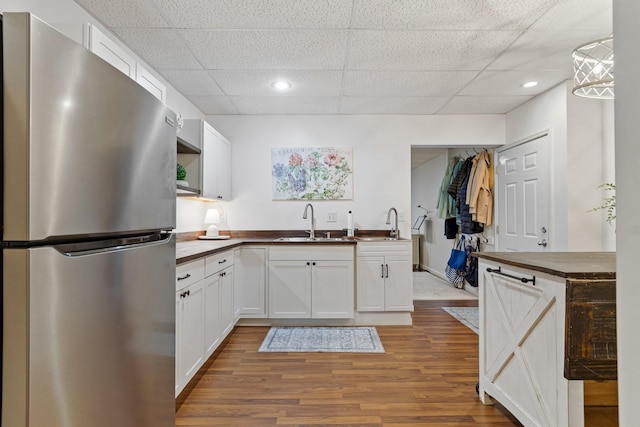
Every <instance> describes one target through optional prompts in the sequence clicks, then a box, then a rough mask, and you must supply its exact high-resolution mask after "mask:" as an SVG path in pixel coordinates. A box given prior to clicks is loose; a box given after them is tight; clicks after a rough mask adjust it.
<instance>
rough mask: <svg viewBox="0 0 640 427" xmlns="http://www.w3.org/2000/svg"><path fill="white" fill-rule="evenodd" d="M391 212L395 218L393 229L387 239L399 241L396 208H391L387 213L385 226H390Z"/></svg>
mask: <svg viewBox="0 0 640 427" xmlns="http://www.w3.org/2000/svg"><path fill="white" fill-rule="evenodd" d="M392 211H393V213H394V214H395V215H396V216H395V222H394V225H393V228H392V229H391V231H390V232H389V237H390V238H391V239H399V238H400V230H398V211H397V210H396V208H391V209H389V211H388V212H387V224H391V212H392Z"/></svg>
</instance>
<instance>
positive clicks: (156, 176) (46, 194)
mask: <svg viewBox="0 0 640 427" xmlns="http://www.w3.org/2000/svg"><path fill="white" fill-rule="evenodd" d="M2 47H3V55H2V58H3V64H2V70H3V99H2V108H3V111H2V117H3V121H2V127H3V132H2V133H3V142H2V157H3V158H2V190H3V191H2V214H3V219H2V290H3V297H2V298H3V301H2V303H3V304H2V307H3V324H2V345H3V347H2V367H3V371H2V425H3V426H7V427H22V426H29V427H44V426H46V427H102V426H104V427H129V426H132V427H133V426H135V427H169V426H171V427H173V426H174V424H175V416H174V412H175V400H174V380H175V375H174V352H175V330H174V327H175V284H174V281H175V240H174V237H173V235H172V233H171V230H172V229H173V228H174V227H175V165H176V146H175V143H176V130H175V127H174V122H175V114H174V113H173V112H172V111H171V110H170V109H169V108H167V107H166V106H165V105H164V104H163V103H161V102H160V101H158V100H157V99H156V98H154V97H153V96H152V95H151V94H149V93H148V92H147V91H145V90H144V89H143V88H142V87H140V86H139V85H138V84H136V82H135V81H133V80H131V79H129V78H128V77H127V76H125V75H124V74H122V73H121V72H119V71H117V70H116V69H114V68H113V67H112V66H110V65H109V64H107V63H106V62H104V61H103V60H102V59H100V58H98V57H97V56H95V55H94V54H92V53H91V52H89V51H88V50H87V49H85V48H84V47H82V46H81V45H79V44H77V43H75V42H73V41H71V40H69V39H67V38H66V37H65V36H63V35H62V34H61V33H59V32H57V31H55V30H54V29H53V28H51V27H50V26H48V25H47V24H45V23H44V22H42V21H40V20H39V19H38V18H36V17H34V16H33V15H31V14H27V13H5V14H4V16H3V17H2Z"/></svg>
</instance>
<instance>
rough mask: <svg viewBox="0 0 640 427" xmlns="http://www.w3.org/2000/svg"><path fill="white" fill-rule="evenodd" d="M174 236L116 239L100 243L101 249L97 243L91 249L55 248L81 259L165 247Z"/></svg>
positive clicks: (67, 245) (68, 245) (161, 235)
mask: <svg viewBox="0 0 640 427" xmlns="http://www.w3.org/2000/svg"><path fill="white" fill-rule="evenodd" d="M172 237H173V234H171V233H168V234H156V235H150V236H143V237H131V238H127V239H116V240H110V241H105V242H100V243H102V245H98V246H99V247H97V248H95V246H96V243H93V244H89V245H90V246H94V247H91V248H89V249H87V248H86V246H84V245H82V244H78V243H76V244H65V245H59V246H55V249H56V250H57V251H58V252H60V253H61V254H63V255H65V256H68V257H81V256H88V255H96V254H104V253H109V252H119V251H123V250H127V249H135V248H142V247H148V246H156V245H164V244H165V243H167V242H169V240H171V238H172Z"/></svg>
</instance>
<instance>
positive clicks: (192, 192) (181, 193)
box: [176, 185, 200, 197]
mask: <svg viewBox="0 0 640 427" xmlns="http://www.w3.org/2000/svg"><path fill="white" fill-rule="evenodd" d="M199 195H200V189H198V188H193V187H187V186H184V185H177V190H176V196H178V197H194V196H199Z"/></svg>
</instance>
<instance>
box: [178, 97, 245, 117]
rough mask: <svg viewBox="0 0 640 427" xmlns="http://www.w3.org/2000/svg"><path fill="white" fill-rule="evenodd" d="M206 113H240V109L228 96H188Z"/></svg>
mask: <svg viewBox="0 0 640 427" xmlns="http://www.w3.org/2000/svg"><path fill="white" fill-rule="evenodd" d="M187 99H188V100H189V101H191V102H193V105H195V106H196V107H197V108H198V109H200V111H202V112H203V113H204V114H238V109H237V108H236V107H235V105H233V103H232V102H231V100H230V99H229V97H227V96H188V97H187Z"/></svg>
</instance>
